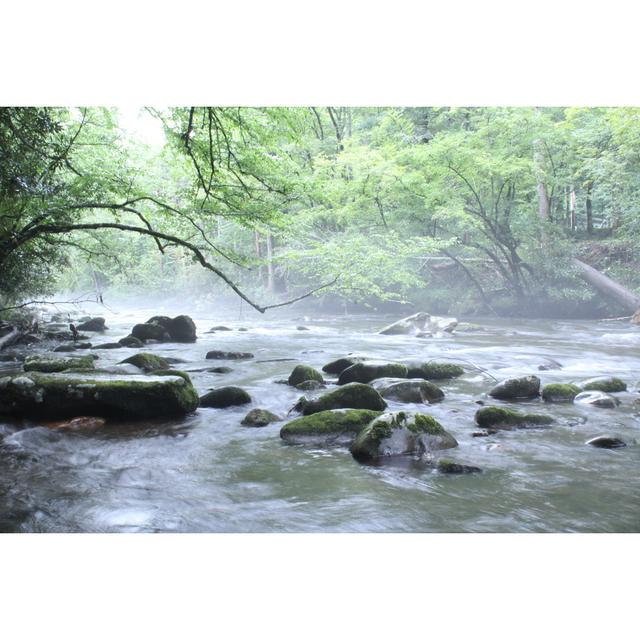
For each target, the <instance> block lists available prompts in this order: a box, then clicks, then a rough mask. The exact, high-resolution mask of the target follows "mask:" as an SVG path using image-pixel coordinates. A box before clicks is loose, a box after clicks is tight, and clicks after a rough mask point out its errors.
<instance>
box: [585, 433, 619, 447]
mask: <svg viewBox="0 0 640 640" xmlns="http://www.w3.org/2000/svg"><path fill="white" fill-rule="evenodd" d="M585 444H589V445H591V446H592V447H598V448H599V449H620V448H622V447H626V446H627V443H626V442H625V441H624V440H621V439H620V438H616V437H615V436H596V437H595V438H591V440H587V441H586V442H585Z"/></svg>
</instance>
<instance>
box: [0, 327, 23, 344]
mask: <svg viewBox="0 0 640 640" xmlns="http://www.w3.org/2000/svg"><path fill="white" fill-rule="evenodd" d="M19 337H20V330H19V329H18V328H17V327H13V328H12V329H11V331H10V332H9V333H7V334H6V335H4V336H2V338H0V349H4V348H5V347H8V346H9V345H10V344H13V343H14V342H15V341H16V340H17V339H18V338H19Z"/></svg>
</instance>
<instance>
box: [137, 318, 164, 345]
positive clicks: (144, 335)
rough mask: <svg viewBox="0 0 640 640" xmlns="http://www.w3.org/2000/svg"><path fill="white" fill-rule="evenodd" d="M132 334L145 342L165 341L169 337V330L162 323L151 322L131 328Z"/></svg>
mask: <svg viewBox="0 0 640 640" xmlns="http://www.w3.org/2000/svg"><path fill="white" fill-rule="evenodd" d="M131 335H132V336H133V337H134V338H138V340H142V341H143V342H145V341H146V340H159V341H163V340H166V339H168V338H169V332H168V331H167V330H166V329H165V328H164V327H163V326H162V325H160V324H155V323H149V322H145V323H144V324H137V325H135V326H134V327H133V329H131Z"/></svg>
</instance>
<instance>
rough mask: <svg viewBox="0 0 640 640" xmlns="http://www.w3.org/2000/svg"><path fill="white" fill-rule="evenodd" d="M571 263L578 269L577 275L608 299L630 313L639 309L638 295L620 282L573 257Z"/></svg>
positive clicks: (639, 297) (639, 299)
mask: <svg viewBox="0 0 640 640" xmlns="http://www.w3.org/2000/svg"><path fill="white" fill-rule="evenodd" d="M573 264H574V265H575V266H576V267H578V269H579V270H580V274H579V275H580V277H581V278H582V279H583V280H585V281H586V282H588V283H589V284H590V285H591V286H592V287H593V288H594V289H596V290H598V291H599V292H600V293H602V294H603V295H605V296H607V297H608V298H609V299H610V300H614V301H615V302H617V303H618V304H619V305H620V306H622V307H623V308H624V309H626V310H627V311H629V312H630V313H635V312H636V311H637V310H638V309H640V296H637V295H635V294H634V293H633V292H631V291H629V290H628V289H625V288H624V287H623V286H622V285H621V284H618V283H617V282H615V281H614V280H612V279H611V278H609V277H607V276H605V275H604V273H600V271H598V270H597V269H594V268H593V267H590V266H589V265H588V264H586V263H585V262H582V260H578V259H577V258H574V259H573Z"/></svg>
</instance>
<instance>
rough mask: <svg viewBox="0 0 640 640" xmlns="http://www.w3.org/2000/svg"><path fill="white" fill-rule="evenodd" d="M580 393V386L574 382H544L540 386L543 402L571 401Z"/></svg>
mask: <svg viewBox="0 0 640 640" xmlns="http://www.w3.org/2000/svg"><path fill="white" fill-rule="evenodd" d="M579 393H580V387H578V386H576V385H575V384H558V383H553V384H545V385H544V387H543V388H542V399H543V400H544V401H545V402H573V399H574V398H575V397H576V396H577V395H578V394H579Z"/></svg>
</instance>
